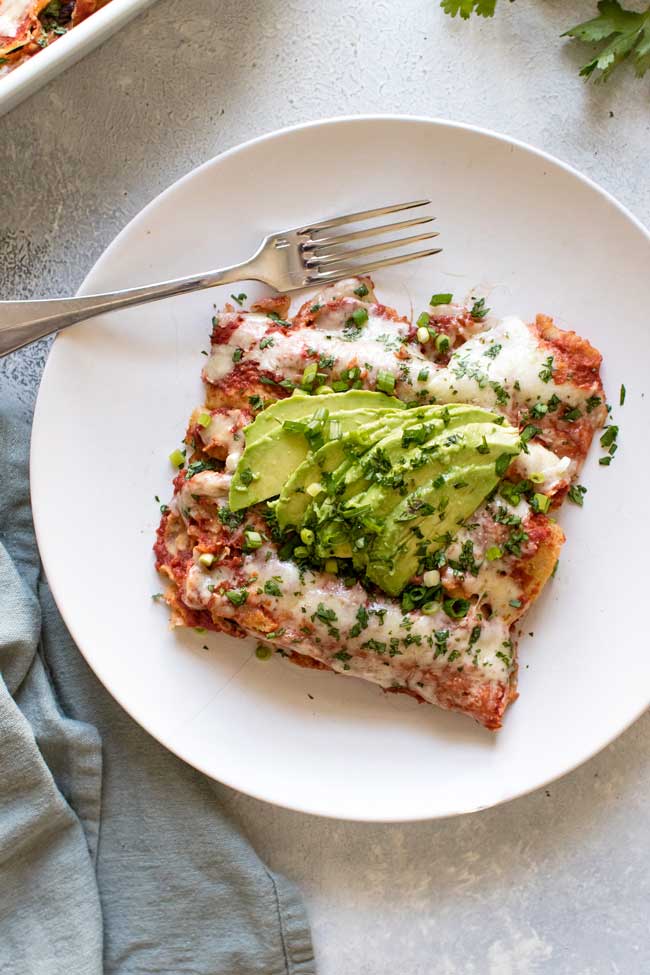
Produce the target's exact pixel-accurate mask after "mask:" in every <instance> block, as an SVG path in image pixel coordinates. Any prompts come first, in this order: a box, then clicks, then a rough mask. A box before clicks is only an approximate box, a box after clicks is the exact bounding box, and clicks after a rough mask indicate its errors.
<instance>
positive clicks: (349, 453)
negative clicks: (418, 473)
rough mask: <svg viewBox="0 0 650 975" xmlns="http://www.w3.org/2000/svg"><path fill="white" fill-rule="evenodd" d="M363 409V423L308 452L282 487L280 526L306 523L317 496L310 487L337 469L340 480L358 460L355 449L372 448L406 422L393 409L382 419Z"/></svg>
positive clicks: (381, 416) (337, 477)
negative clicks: (307, 512)
mask: <svg viewBox="0 0 650 975" xmlns="http://www.w3.org/2000/svg"><path fill="white" fill-rule="evenodd" d="M363 412H364V415H365V416H366V422H365V423H360V424H359V425H358V427H357V428H356V429H355V430H353V431H350V432H349V433H348V435H347V436H344V437H342V438H341V439H340V440H331V441H330V442H329V443H326V444H324V446H322V447H321V448H320V449H319V450H317V451H315V452H314V453H310V454H308V455H307V457H306V458H305V460H304V461H303V462H302V463H301V464H300V465H299V466H298V467H297V468H296V469H295V471H294V472H293V474H292V475H291V477H290V478H289V480H288V481H287V483H286V484H285V485H284V487H283V488H282V491H281V492H280V498H279V500H278V504H277V506H276V509H275V513H276V516H277V519H278V524H279V525H280V528H286V527H287V526H288V525H300V524H302V522H303V520H304V518H305V514H306V511H307V509H308V508H309V506H310V505H311V504H312V503H314V500H315V497H317V495H315V496H314V495H311V494H309V493H308V491H307V488H309V487H311V485H313V484H319V483H321V481H322V480H323V477H324V476H325V475H332V474H333V473H334V472H337V476H335V477H333V478H332V480H334V481H336V480H339V481H340V480H341V478H342V475H343V472H344V471H345V469H347V467H349V466H351V465H352V464H353V463H354V460H355V458H354V453H353V451H354V449H355V448H357V449H359V448H362V447H363V446H364V445H366V444H367V447H368V449H369V448H370V447H371V446H372V445H373V443H376V442H377V440H379V439H381V438H382V437H384V436H386V434H387V433H389V432H390V430H391V429H394V428H395V427H396V426H399V424H400V423H401V421H402V416H401V413H400V412H397V411H393V410H387V411H386V412H385V413H383V412H382V413H381V414H380V416H379V418H376V414H371V413H369V412H368V411H365V410H364V411H363Z"/></svg>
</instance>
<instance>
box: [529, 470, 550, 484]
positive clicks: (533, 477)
mask: <svg viewBox="0 0 650 975" xmlns="http://www.w3.org/2000/svg"><path fill="white" fill-rule="evenodd" d="M528 480H529V481H532V482H533V484H543V483H544V481H545V480H546V478H545V477H544V475H543V474H539V473H537V472H535V473H534V474H529V475H528Z"/></svg>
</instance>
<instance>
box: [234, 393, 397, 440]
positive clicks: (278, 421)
mask: <svg viewBox="0 0 650 975" xmlns="http://www.w3.org/2000/svg"><path fill="white" fill-rule="evenodd" d="M321 407H325V409H327V410H329V411H330V413H333V412H334V411H337V412H343V411H344V410H386V409H392V410H400V409H405V404H404V403H402V401H401V400H399V399H397V398H396V397H395V396H386V394H385V393H376V392H373V391H371V390H368V389H350V390H348V391H347V392H343V393H323V394H321V395H318V396H310V395H309V393H304V392H302V391H301V390H294V393H293V395H292V396H289V397H288V398H287V399H279V400H276V402H275V403H272V404H271V405H270V406H267V408H266V409H265V410H263V411H262V412H261V413H258V415H257V416H256V417H255V419H254V420H253V422H252V423H251V424H249V425H248V426H247V427H246V428H245V430H244V437H245V439H246V447H250V446H251V445H252V444H253V443H255V441H256V440H260V439H261V438H262V437H265V436H266V435H267V434H268V433H272V432H274V431H277V430H278V429H281V428H282V424H283V422H284V421H285V420H303V419H304V418H305V417H307V416H311V415H312V413H315V412H316V410H318V409H320V408H321Z"/></svg>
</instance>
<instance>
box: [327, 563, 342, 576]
mask: <svg viewBox="0 0 650 975" xmlns="http://www.w3.org/2000/svg"><path fill="white" fill-rule="evenodd" d="M325 571H326V572H329V573H330V574H331V575H333V576H335V575H336V573H337V572H338V571H339V564H338V562H337V561H336V559H327V560H326V562H325Z"/></svg>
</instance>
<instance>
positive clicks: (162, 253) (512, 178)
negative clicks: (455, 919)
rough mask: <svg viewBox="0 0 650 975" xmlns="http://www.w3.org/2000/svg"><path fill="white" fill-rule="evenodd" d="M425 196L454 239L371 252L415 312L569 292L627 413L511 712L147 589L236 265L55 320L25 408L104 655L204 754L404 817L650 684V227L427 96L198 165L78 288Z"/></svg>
mask: <svg viewBox="0 0 650 975" xmlns="http://www.w3.org/2000/svg"><path fill="white" fill-rule="evenodd" d="M418 197H431V199H432V200H433V212H434V213H436V215H437V217H438V229H439V230H440V231H441V238H440V242H441V243H442V245H443V246H444V253H443V254H441V255H439V256H438V257H436V258H433V259H429V260H426V261H421V262H417V263H415V264H413V265H412V266H408V265H407V266H405V267H401V268H396V269H391V270H389V271H386V272H385V273H380V274H379V275H377V279H376V285H377V291H378V293H379V295H380V297H381V299H383V300H385V301H386V302H387V303H388V304H394V305H395V306H396V307H397V308H398V309H399V310H400V311H402V312H409V311H410V309H411V307H413V309H414V310H415V311H416V313H417V311H418V310H419V309H421V307H422V306H423V305H425V304H426V301H427V299H428V297H429V296H430V294H431V292H446V291H451V292H454V293H455V294H456V295H458V296H464V295H465V294H466V293H467V292H468V291H469V290H470V289H473V288H477V287H482V288H483V289H488V292H489V295H490V299H489V304H490V305H491V306H492V308H493V309H494V310H495V311H496V312H497V313H500V314H506V313H517V314H520V315H523V316H532V315H534V314H535V313H536V312H538V311H542V312H546V313H548V314H550V315H554V316H555V317H556V319H557V320H558V322H559V324H561V325H563V326H565V327H574V328H575V329H576V330H577V331H578V332H579V333H580V334H581V335H584V336H586V337H587V338H589V339H590V340H591V341H592V342H593V343H594V344H595V345H596V346H597V347H598V348H599V349H600V350H601V351H602V352H603V354H604V356H605V368H604V380H605V385H606V389H607V391H608V395H609V398H610V402H611V403H612V404H614V416H615V418H616V421H617V422H620V426H621V436H620V440H621V447H620V449H619V452H618V453H617V455H616V458H615V461H614V463H613V464H612V465H611V467H609V468H606V467H599V466H598V460H597V459H598V455H599V450H598V447H597V445H594V449H593V452H592V455H591V457H590V458H589V461H588V463H587V465H586V468H585V470H584V473H583V475H582V478H581V480H582V482H583V483H584V484H585V485H586V486H587V487H588V494H587V496H586V500H585V506H584V508H583V509H582V510H580V509H578V508H576V507H574V506H572V505H566V506H565V509H564V510H563V511H562V514H561V520H562V524H563V526H564V528H565V530H566V532H567V535H568V541H567V543H566V546H565V548H564V551H563V554H562V559H561V563H560V567H559V570H558V572H557V576H556V578H555V579H554V580H553V581H552V582H551V583H550V584H549V586H548V587H547V589H546V591H545V592H544V594H543V596H542V598H541V599H540V600H539V602H538V604H537V605H536V606H535V608H534V610H533V612H532V613H531V614H530V615H529V616H528V617H527V618H526V620H525V627H524V628H525V631H526V634H525V635H524V636H523V637H522V641H521V646H520V685H519V688H520V698H519V700H518V701H517V702H516V703H515V704H514V705H513V706H512V707H511V709H510V711H509V712H508V713H507V715H506V719H505V726H504V728H503V730H502V731H500V732H499V733H497V734H492V733H490V732H487V731H485V730H484V729H482V728H480V727H478V726H477V725H474V724H472V722H471V721H470V720H468V719H467V718H465V717H462V716H459V715H454V714H448V713H444V712H441V711H437V710H435V709H434V708H431V707H428V706H424V705H418V704H417V703H415V702H413V701H411V700H410V699H408V698H405V697H404V698H403V697H400V696H397V697H396V696H392V695H385V694H384V693H382V691H381V690H380V689H379V688H377V687H373V686H372V685H370V684H365V683H363V682H361V681H359V680H354V679H352V680H345V679H343V678H342V677H340V676H334V675H332V674H326V673H319V672H318V671H305V670H302V669H301V668H299V667H295V666H293V665H291V664H289V663H288V662H286V661H284V660H282V659H281V658H280V657H275V658H274V659H273V660H271V661H270V662H260V661H259V660H257V659H256V658H255V656H254V652H253V649H254V644H253V642H252V641H238V640H235V639H230V638H225V637H221V636H218V635H215V634H205V635H200V634H197V633H195V632H194V631H189V632H183V631H180V632H179V631H176V632H171V631H170V630H169V628H168V625H167V615H166V611H165V608H164V607H163V606H161V605H158V604H157V603H156V602H154V601H152V598H151V596H152V593H155V592H157V591H158V590H160V589H161V588H162V586H161V582H160V580H159V579H158V577H157V575H156V573H155V571H154V568H153V557H152V552H151V545H152V542H153V537H154V531H155V528H156V524H157V522H158V518H159V511H158V505H157V504H156V502H155V500H154V495H156V494H159V495H160V497H161V500H165V499H167V498H168V496H169V494H170V484H171V478H172V470H171V468H170V465H169V461H168V455H169V453H170V451H171V450H172V449H173V448H174V447H176V446H177V445H178V444H179V441H180V439H181V437H182V435H183V433H184V431H185V424H186V421H187V418H188V416H189V413H190V411H191V410H192V408H193V407H194V406H195V405H197V404H198V403H199V402H200V401H201V400H200V397H201V385H200V379H199V375H200V370H201V367H202V365H203V362H204V357H203V356H202V355H201V349H205V348H207V346H208V333H209V331H210V318H211V315H212V314H213V309H214V306H215V305H219V304H220V303H221V302H223V301H224V300H225V299H226V297H227V293H228V292H229V291H231V290H232V288H228V289H219V290H216V291H212V292H203V293H200V294H195V295H192V296H189V297H184V298H178V299H174V300H170V301H167V302H164V303H160V304H155V305H149V306H145V307H142V308H137V309H131V310H129V311H126V312H122V313H119V314H115V315H111V316H105V317H103V318H99V319H96V320H95V321H93V322H90V323H87V324H83V325H80V326H78V327H76V328H72V329H69V330H68V331H66V332H65V333H64V334H62V335H61V336H59V338H58V339H57V341H56V343H55V345H54V348H53V350H52V354H51V356H50V359H49V362H48V365H47V369H46V371H45V375H44V377H43V382H42V385H41V390H40V394H39V398H38V405H37V409H36V416H35V420H34V432H33V439H32V499H33V506H34V516H35V520H36V530H37V534H38V541H39V546H40V550H41V554H42V557H43V562H44V565H45V570H46V572H47V576H48V578H49V581H50V584H51V586H52V589H53V592H54V596H55V598H56V601H57V603H58V606H59V608H60V610H61V612H62V614H63V616H64V618H65V620H66V623H67V624H68V626H69V628H70V631H71V633H72V635H73V637H74V639H75V640H76V642H77V644H78V646H79V648H80V649H81V651H82V653H83V654H84V656H85V657H86V659H87V660H88V662H89V664H90V665H91V667H92V668H93V669H94V671H95V672H96V673H97V675H98V676H99V678H100V679H101V680H102V681H103V683H104V684H105V685H106V687H107V688H108V689H109V691H110V692H111V693H112V694H113V695H114V696H115V697H116V698H117V700H118V701H119V702H120V704H122V706H123V707H124V708H126V710H127V711H128V712H129V713H130V714H131V715H132V716H133V717H134V718H135V719H136V720H137V721H138V722H140V724H141V725H143V727H144V728H146V729H147V730H148V731H149V732H150V733H151V734H152V735H154V736H155V737H156V738H157V739H159V741H161V742H162V743H163V744H164V745H166V746H167V747H168V748H170V749H171V750H172V751H174V752H175V753H176V754H177V755H179V756H181V757H182V758H183V759H185V760H186V761H187V762H189V763H191V764H192V765H194V766H196V768H198V769H200V770H201V771H203V772H205V773H207V774H208V775H210V776H213V777H214V778H216V779H219V780H220V781H222V782H225V783H227V784H228V785H230V786H233V787H234V788H236V789H240V790H242V791H243V792H247V793H249V794H251V795H253V796H257V797H259V798H262V799H266V800H268V801H270V802H275V803H279V804H281V805H284V806H288V807H291V808H293V809H298V810H303V811H306V812H313V813H320V814H322V815H326V816H337V817H343V818H350V819H361V820H409V819H422V818H429V817H436V816H451V815H455V814H457V813H464V812H470V811H472V810H477V809H481V808H485V807H486V806H492V805H494V804H495V803H498V802H503V801H504V800H506V799H512V798H513V797H515V796H519V795H522V794H523V793H525V792H527V791H529V790H531V789H535V788H537V787H538V786H541V785H543V784H545V783H546V782H548V781H549V780H551V779H553V778H556V777H557V776H560V775H562V774H563V773H565V772H567V771H569V770H570V769H572V768H574V767H575V766H576V765H578V764H579V763H580V762H583V761H585V759H587V758H589V757H590V756H591V755H593V754H594V753H595V752H597V751H598V750H599V749H601V748H602V747H603V746H604V745H606V744H607V743H608V742H610V741H611V740H612V739H613V738H615V737H616V735H618V734H620V733H621V731H623V729H624V728H626V727H627V726H628V725H629V724H630V723H631V722H632V721H633V720H634V719H635V718H637V717H638V716H639V715H640V714H641V713H642V711H643V710H644V709H645V708H646V706H647V705H648V703H649V690H650V653H649V652H648V646H647V643H648V639H647V635H646V633H645V630H646V623H645V617H644V609H645V606H646V600H647V594H646V588H647V585H646V583H647V576H648V570H647V558H648V551H649V548H650V545H649V541H650V539H649V534H650V532H649V528H648V519H647V517H646V514H645V486H646V485H647V484H648V482H649V474H650V471H649V469H648V468H649V457H650V454H649V452H648V450H647V448H646V446H644V445H645V444H646V434H647V419H648V401H647V400H644V399H643V394H644V391H645V389H646V384H647V379H646V377H647V371H648V363H649V362H650V329H649V328H648V317H647V316H648V312H647V309H648V300H647V298H648V295H647V284H648V274H649V271H650V237H649V235H648V233H647V232H646V231H645V230H644V229H643V228H642V227H641V226H640V224H639V223H637V222H636V221H635V220H634V218H633V217H632V216H631V215H630V214H629V213H627V212H626V211H625V210H623V209H622V208H621V207H620V206H619V205H618V204H617V203H616V202H615V201H614V200H613V199H612V198H611V197H609V196H608V195H607V194H605V193H604V192H603V191H602V190H600V189H599V188H598V187H596V186H594V184H593V183H591V182H589V181H588V180H586V179H585V178H584V177H582V176H580V175H579V174H578V173H576V172H575V171H573V170H571V169H569V168H567V167H566V166H564V165H562V164H561V163H559V162H557V161H556V160H554V159H551V158H549V157H548V156H545V155H543V154H542V153H540V152H537V151H535V150H533V149H531V148H530V147H528V146H525V145H522V144H520V143H516V142H513V141H511V140H509V139H505V138H503V137H500V136H497V135H494V134H492V133H488V132H484V131H479V130H477V129H472V128H469V127H466V126H460V125H454V124H451V123H448V122H440V121H431V120H427V119H414V118H395V117H372V118H346V119H334V120H331V121H326V122H319V123H315V124H313V125H308V126H302V127H299V128H294V129H289V130H285V131H282V132H278V133H274V134H272V135H270V136H266V137H264V138H262V139H257V140H255V141H253V142H250V143H247V144H246V145H244V146H241V147H239V148H237V149H233V150H231V151H230V152H227V153H225V154H224V155H222V156H219V157H218V158H217V159H214V160H212V161H211V162H209V163H207V164H206V165H204V166H202V167H201V168H199V169H197V170H195V171H194V172H193V173H190V174H189V175H188V176H186V177H185V178H184V179H182V180H180V181H179V182H178V183H176V184H175V185H174V186H172V187H171V188H170V189H169V190H167V191H166V192H165V193H163V194H162V196H160V197H158V199H157V200H155V201H154V202H153V203H152V204H150V206H148V207H147V208H146V209H145V210H144V211H143V212H142V213H141V214H140V215H139V216H138V217H137V218H136V219H135V220H133V221H132V223H131V224H129V226H128V227H127V228H126V230H124V231H123V232H122V233H121V234H120V235H119V237H118V238H117V239H116V240H115V242H114V243H113V244H112V245H111V247H109V249H108V250H107V251H106V253H105V254H104V255H103V257H102V258H101V259H100V260H99V261H98V263H97V264H96V265H95V267H94V269H93V270H92V272H91V273H90V275H89V276H88V278H87V279H86V281H85V283H84V286H83V289H82V290H83V291H84V292H87V293H89V292H92V291H100V290H103V289H106V290H108V289H111V288H122V287H128V286H132V285H138V284H144V283H146V282H150V281H156V280H161V279H164V278H169V277H173V276H178V275H184V274H190V273H191V272H195V271H201V270H204V269H207V268H210V267H215V266H219V265H223V264H229V263H234V262H236V261H241V260H243V259H245V258H246V257H248V255H249V254H251V253H252V252H253V250H254V249H255V247H256V246H257V244H258V242H259V240H260V238H261V236H262V235H263V234H264V233H266V232H267V231H271V230H277V229H281V228H284V227H291V226H295V225H299V224H306V223H309V222H310V221H313V220H315V219H317V218H320V217H324V216H328V215H334V214H338V213H345V212H346V211H351V210H357V209H362V208H365V207H370V206H375V205H379V204H383V203H390V202H393V201H396V200H408V199H415V198H418ZM237 290H240V289H237ZM244 290H245V291H247V292H248V295H249V296H252V295H257V294H260V293H262V289H261V288H260V287H258V286H251V285H246V286H245V288H244ZM622 382H624V383H625V384H626V386H627V400H626V402H625V405H624V407H622V408H619V406H618V401H619V387H620V385H621V383H622ZM528 634H530V635H528ZM533 634H534V636H533ZM206 647H207V648H208V649H206Z"/></svg>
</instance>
